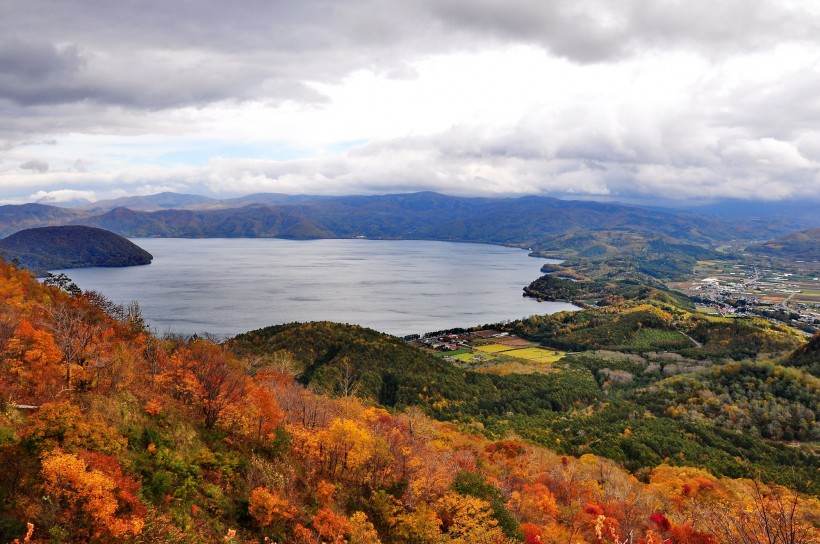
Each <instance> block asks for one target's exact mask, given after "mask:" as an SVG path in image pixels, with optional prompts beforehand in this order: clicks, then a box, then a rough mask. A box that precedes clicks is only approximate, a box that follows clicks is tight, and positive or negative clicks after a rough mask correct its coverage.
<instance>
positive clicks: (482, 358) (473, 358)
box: [453, 352, 498, 363]
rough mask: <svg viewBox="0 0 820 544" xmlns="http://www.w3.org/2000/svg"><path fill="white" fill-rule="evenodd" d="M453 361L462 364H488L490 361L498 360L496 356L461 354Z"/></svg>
mask: <svg viewBox="0 0 820 544" xmlns="http://www.w3.org/2000/svg"><path fill="white" fill-rule="evenodd" d="M453 359H455V360H457V361H461V362H462V363H486V362H488V361H494V360H496V359H498V357H495V356H494V355H488V354H486V353H470V352H467V353H459V354H458V355H455V356H454V357H453Z"/></svg>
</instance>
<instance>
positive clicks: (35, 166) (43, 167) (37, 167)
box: [20, 160, 48, 174]
mask: <svg viewBox="0 0 820 544" xmlns="http://www.w3.org/2000/svg"><path fill="white" fill-rule="evenodd" d="M20 168H22V169H23V170H33V171H34V172H39V173H41V174H42V173H43V172H48V163H47V162H45V161H38V160H33V161H26V162H24V163H23V164H21V165H20Z"/></svg>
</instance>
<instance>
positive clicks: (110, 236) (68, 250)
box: [0, 226, 153, 272]
mask: <svg viewBox="0 0 820 544" xmlns="http://www.w3.org/2000/svg"><path fill="white" fill-rule="evenodd" d="M0 254H2V255H3V258H4V259H6V260H7V261H11V260H17V261H18V262H19V263H20V264H21V265H22V266H24V267H26V268H28V269H30V270H34V271H37V272H42V271H45V270H55V269H61V268H80V267H87V266H136V265H143V264H150V263H151V259H152V258H153V257H152V256H151V254H150V253H148V252H147V251H145V250H144V249H142V248H140V247H139V246H137V245H136V244H134V243H133V242H131V241H129V240H126V239H125V238H123V237H122V236H119V235H117V234H114V233H113V232H109V231H107V230H103V229H98V228H93V227H84V226H63V227H40V228H32V229H26V230H22V231H20V232H17V233H15V234H12V235H11V236H9V237H8V238H4V239H2V240H0Z"/></svg>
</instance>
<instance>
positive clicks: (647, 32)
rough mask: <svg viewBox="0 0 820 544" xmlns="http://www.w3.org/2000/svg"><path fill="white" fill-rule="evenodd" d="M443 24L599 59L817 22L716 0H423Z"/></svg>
mask: <svg viewBox="0 0 820 544" xmlns="http://www.w3.org/2000/svg"><path fill="white" fill-rule="evenodd" d="M426 4H427V6H428V8H429V10H430V12H431V13H433V14H434V15H435V16H437V17H438V18H440V19H441V20H443V21H445V22H446V23H447V24H448V25H449V26H450V27H452V28H455V29H461V30H463V31H474V32H479V33H487V34H490V35H494V36H496V37H498V38H499V39H502V40H507V41H514V42H526V43H533V44H540V45H541V46H543V47H545V48H546V49H548V50H550V51H552V52H553V53H555V54H558V55H561V56H564V57H567V58H568V59H571V60H573V61H577V62H602V61H608V60H612V59H616V58H620V57H624V56H627V55H629V54H634V53H635V52H637V51H641V50H646V49H652V48H667V47H685V48H694V49H697V50H700V51H701V52H706V53H709V54H723V53H725V52H726V51H727V50H733V51H738V50H740V51H745V50H750V49H758V48H761V47H767V46H769V45H771V44H772V43H776V42H780V41H782V40H783V39H789V40H810V41H817V39H818V35H817V32H818V30H820V27H818V24H817V21H816V20H815V19H813V18H808V17H806V16H805V14H804V13H803V12H802V11H801V10H791V9H789V7H788V6H787V5H785V4H779V3H775V2H749V1H748V0H722V1H720V2H714V1H703V0H691V1H688V2H680V1H675V0H672V1H664V0H621V1H618V2H612V1H609V0H586V1H584V0H552V1H549V2H532V1H531V0H429V1H428V2H426Z"/></svg>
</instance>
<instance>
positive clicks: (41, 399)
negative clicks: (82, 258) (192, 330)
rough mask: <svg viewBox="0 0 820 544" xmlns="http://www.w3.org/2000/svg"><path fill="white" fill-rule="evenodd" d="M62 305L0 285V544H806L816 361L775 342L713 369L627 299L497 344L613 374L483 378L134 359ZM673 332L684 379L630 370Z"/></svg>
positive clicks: (125, 329) (333, 331)
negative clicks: (585, 342) (581, 342)
mask: <svg viewBox="0 0 820 544" xmlns="http://www.w3.org/2000/svg"><path fill="white" fill-rule="evenodd" d="M70 290H71V291H72V292H73V293H74V294H69V293H68V292H65V291H62V290H60V289H58V288H57V287H49V286H44V285H41V284H39V283H37V282H35V281H34V280H33V279H32V277H31V276H30V274H29V273H28V272H25V271H22V270H18V269H16V268H15V267H13V266H10V265H5V264H0V293H1V294H0V307H2V311H0V466H2V467H3V471H2V472H0V542H10V541H12V540H14V539H18V540H19V541H20V542H24V541H25V542H112V541H117V542H145V543H149V542H150V543H153V542H191V543H193V542H234V543H240V542H242V543H245V542H288V543H304V544H308V543H318V542H328V543H329V542H335V543H342V542H348V543H351V544H364V543H369V544H374V543H379V542H381V543H385V544H386V543H396V544H398V543H444V542H459V543H464V544H466V543H478V542H485V543H499V544H500V543H507V542H527V543H536V542H556V543H567V544H570V543H573V544H574V543H582V544H583V543H587V544H596V543H615V542H617V543H619V544H621V543H624V542H635V543H643V544H660V543H661V542H671V543H680V544H683V543H717V542H727V543H736V542H737V543H741V542H743V543H745V542H770V543H774V542H793V543H805V544H809V543H813V542H817V541H818V540H820V528H818V520H819V519H820V503H818V500H817V495H818V488H817V483H816V474H817V469H818V467H819V466H820V465H819V464H818V456H817V455H816V453H814V452H813V451H812V448H811V442H812V441H816V440H817V438H816V433H817V424H816V418H815V416H814V414H816V410H817V406H816V403H817V399H818V394H817V387H818V385H817V378H816V377H815V376H813V375H812V374H810V373H809V372H808V371H809V370H811V369H813V365H812V363H811V361H814V360H815V359H816V346H817V340H814V341H813V342H812V343H810V344H807V345H805V346H802V347H799V348H798V349H797V350H796V351H795V350H794V349H793V348H794V347H797V346H798V344H799V343H800V342H799V341H798V340H797V338H796V337H792V336H790V333H789V331H788V330H786V329H779V328H774V329H770V328H767V327H765V326H764V325H763V324H762V323H760V324H758V323H756V322H750V323H749V324H748V325H746V326H747V327H748V330H746V331H745V332H743V334H745V335H746V336H745V337H746V338H747V339H749V341H752V340H753V339H755V338H757V339H760V341H759V342H757V341H754V342H752V347H751V348H750V349H751V350H752V354H753V355H755V356H756V357H757V358H758V359H761V360H759V361H741V362H731V359H732V358H731V356H730V353H731V350H732V349H733V348H731V346H725V345H724V344H723V341H722V340H721V338H722V335H723V334H724V333H723V332H721V331H722V330H723V329H721V327H722V324H721V323H719V322H716V323H717V325H716V327H715V330H714V331H712V330H711V328H710V327H709V326H708V324H702V323H698V322H696V320H695V319H694V318H692V317H690V316H689V314H688V313H687V310H685V309H683V308H680V307H678V306H672V305H669V303H668V301H667V302H664V301H663V300H656V298H657V297H648V298H647V299H646V300H644V301H643V302H629V303H624V304H622V305H620V306H612V307H611V308H610V309H609V310H608V313H607V311H604V310H601V312H600V313H599V314H594V313H593V314H587V312H580V313H576V314H559V315H556V316H552V317H547V318H543V319H539V320H537V321H533V322H529V321H522V322H519V323H513V324H510V327H513V328H517V329H521V331H520V334H522V335H524V334H527V335H531V336H532V337H538V338H543V339H544V340H545V341H552V340H559V339H561V338H566V339H568V340H567V341H570V340H569V339H571V338H573V333H574V332H575V331H576V330H578V327H591V330H595V331H600V334H601V338H607V337H608V335H607V334H606V333H605V332H604V331H605V330H606V329H607V328H609V330H610V331H611V335H612V338H613V339H612V341H611V344H612V345H611V346H610V347H612V348H614V347H617V346H620V347H621V348H623V349H624V350H625V351H622V352H617V351H601V350H596V349H587V350H586V351H584V352H583V353H579V354H576V355H572V356H568V357H566V358H565V359H564V360H562V362H561V364H560V365H559V366H558V367H557V368H556V370H555V371H554V372H550V373H547V374H542V375H535V374H533V375H521V374H511V375H499V374H487V373H482V372H473V371H470V370H465V369H462V368H457V367H455V366H453V365H452V364H450V363H448V362H446V361H443V360H442V359H439V358H434V357H432V356H430V355H427V354H424V353H422V352H420V351H419V350H417V349H415V348H412V347H410V346H408V345H407V344H405V343H403V342H401V341H399V340H397V339H395V338H392V337H389V336H386V335H382V334H379V333H376V332H374V331H369V330H366V329H361V328H359V327H350V326H342V325H335V324H328V323H316V324H305V325H297V324H293V325H285V326H279V327H273V328H269V329H262V330H260V331H255V332H252V333H248V334H246V335H242V336H240V337H238V338H237V339H236V340H235V341H232V342H230V343H228V344H217V343H214V342H212V341H210V340H207V339H202V338H196V337H194V338H178V337H173V336H168V337H164V338H158V337H156V336H154V335H152V334H151V333H150V332H149V331H147V330H146V329H145V326H144V324H143V321H142V319H141V316H140V313H139V309H138V307H137V306H134V305H132V306H129V307H128V308H122V307H119V306H117V305H115V304H112V303H111V302H110V301H108V300H106V299H105V297H103V296H102V295H100V294H98V293H94V292H86V293H78V292H77V290H76V289H70ZM584 315H588V316H589V317H588V318H582V317H576V316H584ZM607 316H609V317H607ZM670 318H671V321H670ZM670 327H671V328H670ZM677 327H681V329H680V330H681V331H682V332H685V333H687V334H690V335H694V334H699V333H696V331H698V330H699V329H698V327H701V328H703V329H705V331H704V332H703V333H702V337H703V339H704V340H707V341H706V342H704V345H708V341H709V340H708V339H710V338H714V340H715V344H714V345H713V346H712V347H711V348H710V349H709V351H708V354H707V357H706V358H700V357H696V356H694V355H693V354H691V353H689V352H688V351H687V349H688V348H687V347H684V346H683V345H682V344H678V345H676V346H675V347H674V349H672V350H671V351H670V354H671V355H673V356H674V357H671V358H670V355H669V354H666V355H665V354H663V353H661V352H652V351H648V350H644V349H642V348H641V346H642V345H643V343H644V342H650V343H651V342H652V341H653V338H654V336H653V335H655V334H656V333H655V332H652V331H658V332H657V334H659V335H660V336H659V338H666V336H668V335H665V333H664V331H668V332H675V331H677ZM645 331H650V332H645ZM675 334H678V335H679V336H680V335H681V333H680V332H675ZM732 334H733V333H732ZM699 337H700V336H699ZM571 341H575V340H571ZM670 341H671V338H670ZM791 352H794V355H789V354H790V353H791ZM765 354H768V355H765ZM763 358H765V360H762V359H763ZM673 367H674V368H673ZM673 370H674V371H673ZM627 376H631V379H627ZM744 391H745V392H752V391H754V392H755V394H754V395H750V394H745V393H744ZM784 440H788V441H791V444H790V445H789V446H785V445H784V444H783V441H784ZM801 444H803V445H801ZM606 456H608V457H610V458H611V459H608V458H607V457H606ZM777 482H780V484H779V483H777ZM781 484H783V485H781Z"/></svg>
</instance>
